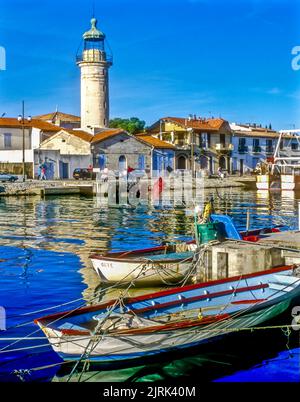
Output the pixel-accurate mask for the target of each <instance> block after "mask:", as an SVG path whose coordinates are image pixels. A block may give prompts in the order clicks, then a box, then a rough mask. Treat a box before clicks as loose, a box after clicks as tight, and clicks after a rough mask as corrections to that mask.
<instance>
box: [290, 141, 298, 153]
mask: <svg viewBox="0 0 300 402" xmlns="http://www.w3.org/2000/svg"><path fill="white" fill-rule="evenodd" d="M298 145H299V144H298V142H296V141H295V140H293V141H292V143H291V148H292V150H293V151H297V149H298Z"/></svg>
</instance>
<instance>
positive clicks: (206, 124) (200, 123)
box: [161, 117, 226, 130]
mask: <svg viewBox="0 0 300 402" xmlns="http://www.w3.org/2000/svg"><path fill="white" fill-rule="evenodd" d="M161 120H162V121H167V122H171V123H176V124H178V125H180V126H182V127H184V128H194V129H196V130H219V129H220V128H221V126H222V125H223V123H225V122H226V120H224V119H221V118H218V119H204V118H203V119H202V118H199V119H190V120H189V119H184V118H182V117H163V118H162V119H161Z"/></svg>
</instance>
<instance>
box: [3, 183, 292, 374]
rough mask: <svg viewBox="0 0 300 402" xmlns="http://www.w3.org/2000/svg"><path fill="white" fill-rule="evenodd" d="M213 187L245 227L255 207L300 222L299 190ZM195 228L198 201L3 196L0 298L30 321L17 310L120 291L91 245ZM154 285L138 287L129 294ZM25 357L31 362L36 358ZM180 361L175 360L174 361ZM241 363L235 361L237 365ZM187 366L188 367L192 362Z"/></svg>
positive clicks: (152, 238) (151, 241)
mask: <svg viewBox="0 0 300 402" xmlns="http://www.w3.org/2000/svg"><path fill="white" fill-rule="evenodd" d="M212 193H213V195H214V198H215V209H216V211H217V212H223V213H225V212H226V213H228V214H230V215H231V216H232V217H233V219H234V221H235V223H236V224H237V226H238V227H239V228H240V229H241V228H244V227H245V222H246V211H247V209H249V210H250V212H251V226H252V227H253V228H254V227H264V226H272V225H276V224H284V225H287V226H289V227H291V228H296V225H297V220H298V219H297V205H298V201H299V199H300V196H299V195H297V194H293V195H291V194H289V195H284V194H283V196H282V197H281V194H280V193H276V192H273V193H262V192H256V191H243V190H239V189H231V190H230V191H228V190H226V189H220V190H219V191H218V195H217V194H216V192H215V191H206V192H205V196H206V197H207V198H208V197H209V196H210V195H211V194H212ZM192 236H193V211H192V208H189V209H187V210H185V209H183V208H178V209H174V208H170V207H168V208H158V207H156V208H147V207H145V206H143V207H138V208H136V209H135V210H130V209H117V208H111V209H108V208H105V207H99V204H98V203H97V201H96V200H95V199H93V198H85V197H80V196H73V197H62V198H49V199H45V200H41V199H40V198H38V197H36V198H34V197H30V198H26V197H22V198H14V197H12V198H0V252H1V255H0V305H2V304H3V305H4V304H5V303H6V304H7V305H8V307H9V314H10V315H11V316H13V317H17V318H16V320H17V321H18V322H19V321H20V320H21V321H22V320H23V321H24V318H23V319H21V318H20V317H19V316H20V314H21V313H26V312H29V311H36V310H39V309H43V308H49V306H54V305H58V304H60V303H63V302H66V301H70V300H75V299H78V298H80V297H81V296H82V297H83V299H84V300H83V303H86V302H89V303H90V302H98V301H103V300H107V299H109V298H117V297H118V296H119V294H120V292H122V291H124V289H117V288H113V289H110V290H109V291H108V290H107V289H103V288H102V287H101V284H100V282H99V278H98V276H97V275H96V274H95V273H94V270H93V269H92V266H91V262H90V260H89V255H90V254H91V253H93V252H100V253H101V252H105V251H107V250H128V249H134V248H141V247H145V248H146V247H151V246H155V245H158V244H160V243H161V242H162V241H180V240H186V239H188V238H190V237H192ZM156 290H158V289H156ZM152 291H153V289H139V288H132V289H130V291H129V295H131V296H134V295H137V294H142V293H148V292H152ZM99 292H100V293H99ZM1 298H2V300H1ZM65 308H66V307H64V309H65ZM43 314H44V313H43ZM39 315H40V314H39ZM31 318H33V317H31V316H30V317H27V318H26V320H28V319H31ZM12 320H14V318H13V319H12ZM13 323H14V321H13ZM11 325H12V324H11V323H10V326H11ZM35 329H36V327H35V326H34V325H32V326H31V327H30V328H28V327H21V328H17V329H12V330H11V332H10V333H9V336H12V337H14V336H24V335H26V333H28V332H29V331H31V330H35ZM251 339H253V338H251ZM278 345H281V344H280V343H279V344H278ZM279 347H281V346H277V349H276V350H277V351H278V350H279ZM284 347H285V346H282V348H283V349H284ZM234 348H235V346H234V345H233V346H232V348H231V349H230V347H229V345H228V349H223V351H220V354H222V353H223V354H224V351H225V350H226V353H227V352H228V353H229V351H232V353H233V354H234V353H235V349H234ZM266 348H267V347H266ZM267 349H268V348H267ZM49 351H50V348H49ZM49 351H48V352H49ZM42 352H44V350H43V351H42ZM230 353H231V352H230ZM274 354H276V353H275V351H274ZM242 355H243V354H242V353H241V356H242ZM198 357H199V356H198ZM56 358H57V357H56ZM199 358H200V357H199ZM210 358H211V356H210ZM240 358H241V357H240ZM41 359H43V354H41ZM218 359H220V356H218V357H217V356H214V359H212V360H216V361H218ZM258 360H259V357H258ZM0 361H1V359H0ZM18 361H19V362H20V360H18ZM22 361H23V360H22ZM199 362H200V360H197V359H194V358H193V360H185V363H184V364H185V366H186V367H191V372H192V371H193V368H194V369H195V367H196V366H197V365H199V364H200V363H199ZM44 363H45V361H42V362H41V363H40V365H41V366H42V365H43V364H44ZM18 364H19V363H18ZM27 364H28V365H29V366H30V362H27ZM172 364H173V363H172ZM180 364H181V363H176V365H177V366H176V367H178V366H179V365H180ZM207 364H208V363H207ZM210 364H211V363H210ZM230 364H231V363H230ZM170 365H171V363H170V362H169V363H166V367H167V369H166V370H167V371H169V370H171V366H170ZM201 365H203V361H201ZM225 365H226V364H225ZM172 367H173V366H172ZM205 367H206V368H207V365H206V366H205ZM222 367H223V366H222ZM152 368H153V367H152ZM0 369H1V367H0ZM236 369H237V366H236V363H235V362H234V363H233V371H234V370H236ZM143 370H144V369H143ZM149 370H150V369H149ZM209 370H211V367H210V369H209ZM209 370H207V369H206V371H209ZM11 371H12V370H11ZM179 371H180V370H179ZM204 371H205V370H204ZM143 372H144V371H143ZM181 372H184V373H188V369H185V370H181ZM127 374H128V373H127ZM127 374H126V375H127ZM149 375H150V376H151V375H154V374H153V373H150V374H149ZM183 375H189V374H183ZM141 378H142V376H141Z"/></svg>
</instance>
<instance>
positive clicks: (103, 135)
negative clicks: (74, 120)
mask: <svg viewBox="0 0 300 402" xmlns="http://www.w3.org/2000/svg"><path fill="white" fill-rule="evenodd" d="M124 132H125V133H126V131H124V130H123V129H121V128H112V129H107V130H103V131H100V133H97V134H95V135H94V136H93V138H92V141H91V142H92V143H94V142H101V141H104V140H106V139H107V138H110V137H113V136H115V135H117V134H121V133H124Z"/></svg>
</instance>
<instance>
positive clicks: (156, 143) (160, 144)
mask: <svg viewBox="0 0 300 402" xmlns="http://www.w3.org/2000/svg"><path fill="white" fill-rule="evenodd" d="M137 139H139V140H142V141H144V142H146V143H147V144H149V145H152V146H153V147H154V148H162V149H164V148H168V149H176V148H175V147H174V145H172V144H169V143H168V142H165V141H162V140H160V139H159V138H156V137H152V136H151V135H145V134H144V135H141V134H139V135H138V136H137Z"/></svg>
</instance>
